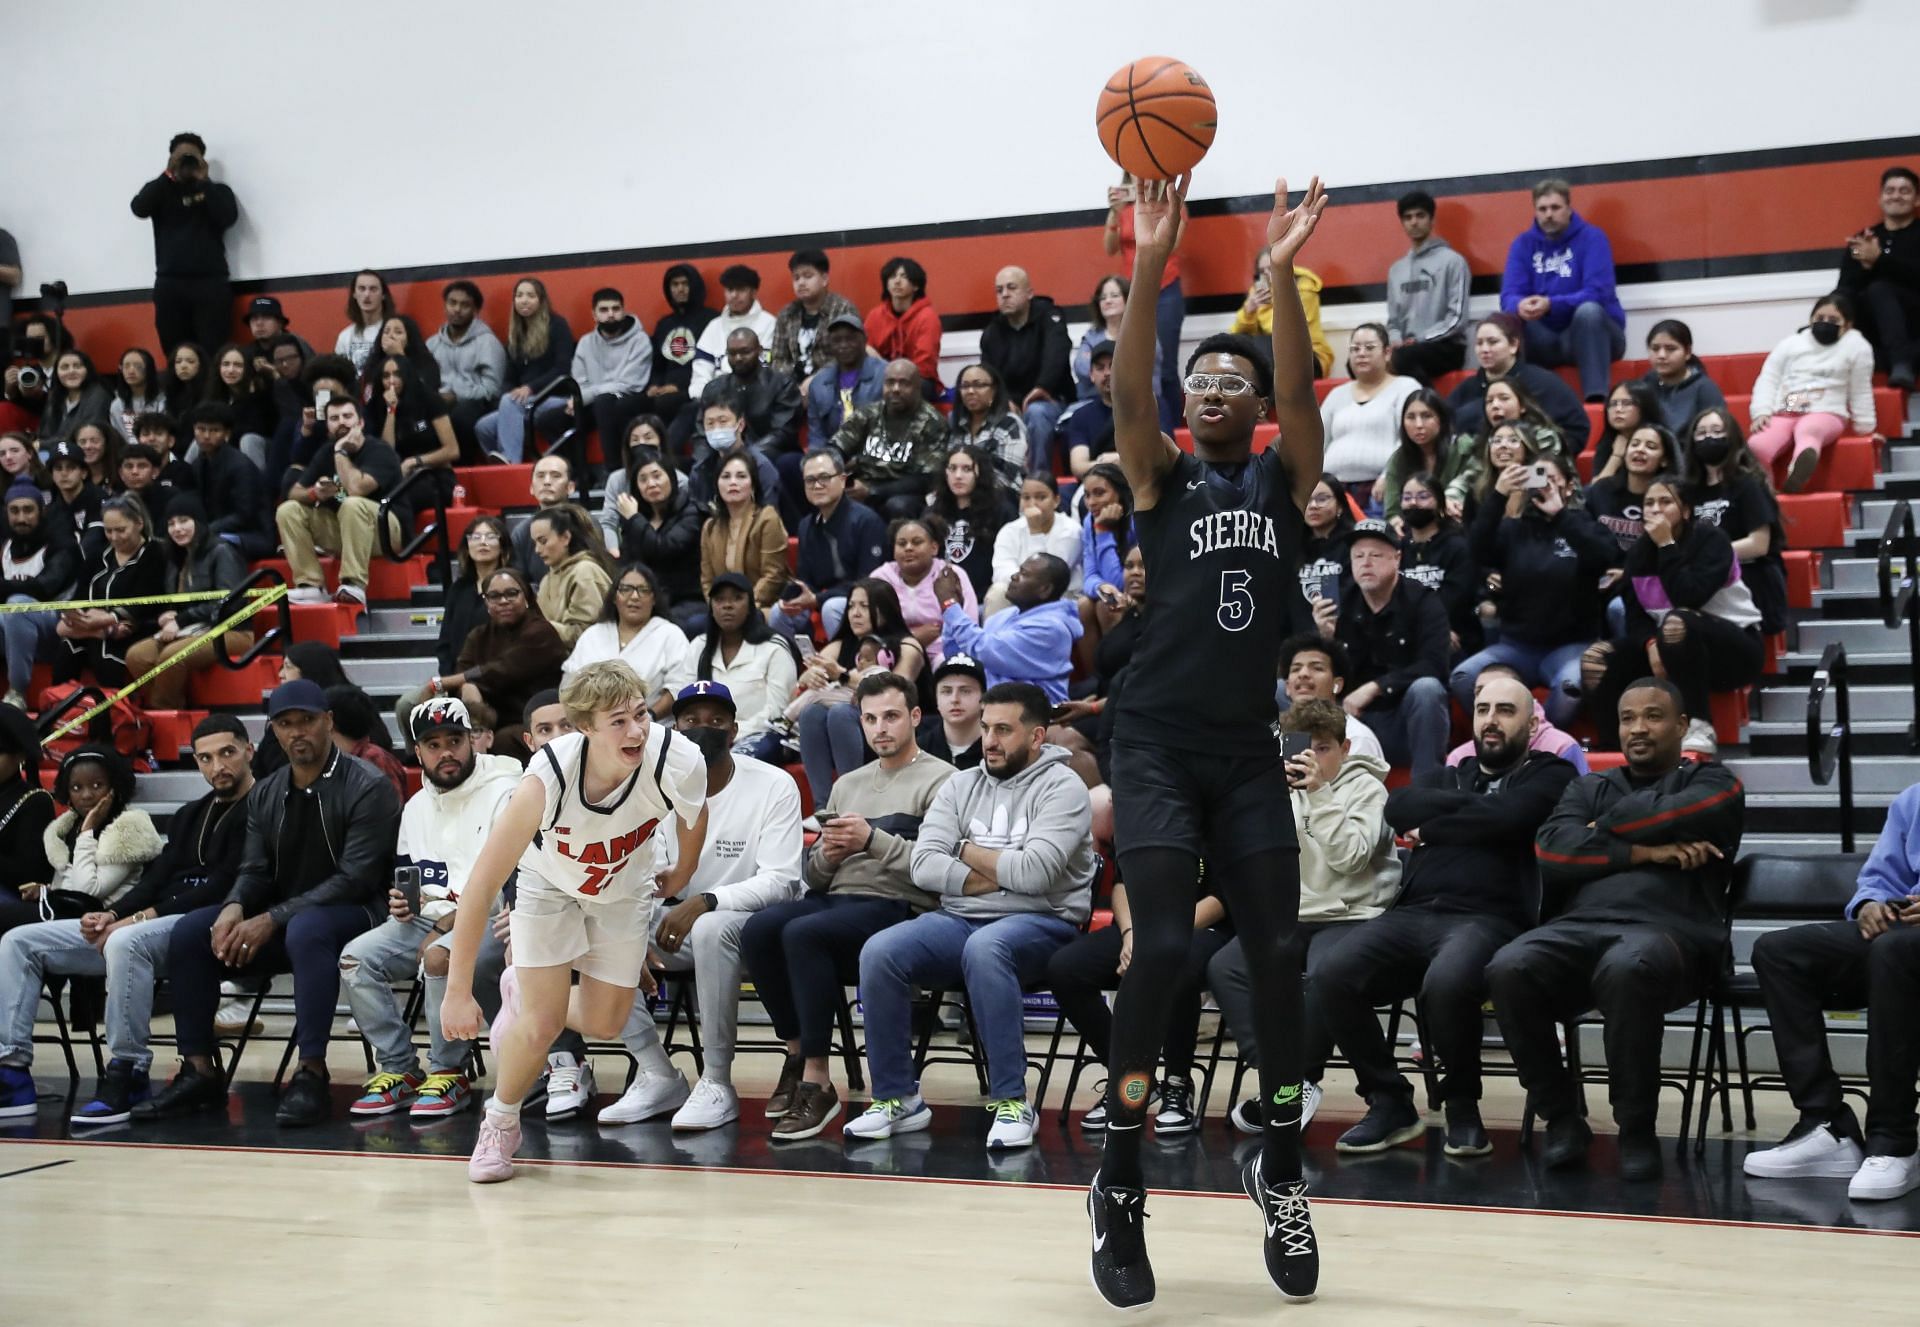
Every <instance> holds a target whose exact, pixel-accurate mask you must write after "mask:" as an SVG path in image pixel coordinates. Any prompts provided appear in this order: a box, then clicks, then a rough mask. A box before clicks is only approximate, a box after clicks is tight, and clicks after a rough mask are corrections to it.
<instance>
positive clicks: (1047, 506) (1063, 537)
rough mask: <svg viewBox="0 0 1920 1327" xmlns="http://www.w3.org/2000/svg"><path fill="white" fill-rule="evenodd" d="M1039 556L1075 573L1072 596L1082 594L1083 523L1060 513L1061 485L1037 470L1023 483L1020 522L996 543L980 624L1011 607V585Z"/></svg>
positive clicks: (1005, 529) (1070, 586) (1003, 531)
mask: <svg viewBox="0 0 1920 1327" xmlns="http://www.w3.org/2000/svg"><path fill="white" fill-rule="evenodd" d="M1035 553H1051V554H1053V555H1054V556H1055V557H1057V558H1059V559H1060V560H1061V561H1062V562H1064V563H1066V564H1067V566H1069V567H1071V568H1072V569H1073V580H1072V581H1071V582H1070V583H1069V584H1068V586H1067V593H1068V594H1078V593H1079V591H1080V523H1079V522H1078V521H1076V520H1074V519H1073V517H1071V516H1069V515H1068V514H1067V513H1065V512H1063V511H1061V510H1060V484H1059V481H1058V480H1056V479H1055V478H1054V477H1053V475H1052V474H1051V473H1049V472H1048V471H1045V470H1035V471H1033V472H1032V473H1031V474H1029V475H1028V476H1027V477H1026V478H1025V479H1023V480H1021V481H1020V519H1019V520H1017V521H1008V522H1007V523H1006V524H1005V525H1003V526H1001V527H1000V533H999V534H997V535H995V536H994V539H993V584H992V585H990V586H988V587H987V597H986V599H985V600H983V601H982V604H981V609H980V620H981V621H982V622H984V621H986V620H987V619H988V618H989V617H992V616H993V615H994V614H995V613H997V612H999V611H1000V610H1001V609H1003V608H1005V607H1006V606H1007V582H1008V581H1011V580H1012V579H1013V573H1014V572H1016V571H1018V570H1019V569H1020V564H1021V563H1022V562H1025V561H1026V560H1027V559H1028V558H1030V557H1032V556H1033V555H1034V554H1035Z"/></svg>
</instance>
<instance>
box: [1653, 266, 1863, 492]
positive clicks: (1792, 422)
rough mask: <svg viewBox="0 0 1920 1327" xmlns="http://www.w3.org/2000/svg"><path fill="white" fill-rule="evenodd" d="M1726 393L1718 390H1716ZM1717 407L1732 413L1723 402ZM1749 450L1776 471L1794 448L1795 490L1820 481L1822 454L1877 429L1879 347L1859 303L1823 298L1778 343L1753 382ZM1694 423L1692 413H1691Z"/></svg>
mask: <svg viewBox="0 0 1920 1327" xmlns="http://www.w3.org/2000/svg"><path fill="white" fill-rule="evenodd" d="M1715 395H1716V396H1718V393H1715ZM1707 404H1708V405H1710V406H1717V407H1720V408H1724V407H1725V405H1726V403H1725V402H1724V401H1721V400H1715V401H1712V402H1709V403H1707ZM1751 415H1752V427H1753V431H1752V432H1751V433H1750V434H1749V435H1748V437H1747V447H1748V449H1749V450H1750V451H1752V452H1753V454H1754V456H1755V457H1756V458H1758V460H1759V462H1760V465H1761V466H1762V468H1764V469H1765V470H1766V471H1767V472H1768V473H1771V472H1772V471H1773V468H1774V464H1775V462H1777V461H1778V460H1779V459H1780V457H1781V456H1782V455H1784V454H1786V453H1787V452H1788V451H1789V449H1791V452H1792V459H1791V460H1790V461H1788V463H1787V482H1786V484H1785V485H1784V489H1785V491H1786V492H1788V493H1798V492H1799V491H1800V490H1801V489H1803V488H1805V487H1806V486H1807V485H1808V484H1809V483H1811V482H1812V480H1813V472H1814V470H1815V469H1816V468H1817V467H1818V466H1819V464H1820V457H1821V455H1822V454H1823V453H1824V452H1825V451H1826V450H1827V448H1828V447H1830V446H1832V445H1833V443H1834V440H1835V439H1837V438H1839V437H1841V436H1843V435H1845V434H1847V433H1858V434H1866V435H1871V436H1872V437H1874V438H1875V439H1876V440H1878V439H1879V437H1880V435H1879V433H1878V432H1877V431H1876V429H1875V428H1874V417H1875V411H1874V405H1873V347H1872V346H1870V345H1868V344H1867V339H1866V338H1865V337H1864V336H1862V335H1860V333H1859V331H1858V330H1857V329H1856V328H1855V327H1854V325H1853V301H1852V300H1850V299H1849V298H1848V297H1847V296H1845V295H1838V294H1836V295H1823V296H1821V297H1820V299H1819V300H1817V301H1815V303H1814V306H1813V317H1812V318H1811V320H1810V321H1809V322H1808V323H1807V325H1806V326H1805V327H1803V328H1801V329H1800V330H1799V331H1797V332H1795V333H1794V334H1793V335H1792V336H1789V337H1787V338H1786V339H1785V340H1784V341H1782V342H1780V344H1778V345H1776V346H1775V347H1774V348H1773V349H1772V350H1771V351H1770V352H1769V353H1768V355H1767V359H1766V363H1764V364H1763V365H1761V367H1760V376H1759V377H1758V378H1757V379H1755V381H1754V384H1753V404H1752V408H1751ZM1688 418H1692V416H1688Z"/></svg>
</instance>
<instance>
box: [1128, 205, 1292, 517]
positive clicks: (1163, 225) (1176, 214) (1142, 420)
mask: <svg viewBox="0 0 1920 1327" xmlns="http://www.w3.org/2000/svg"><path fill="white" fill-rule="evenodd" d="M1192 183H1193V176H1192V175H1191V174H1188V175H1182V176H1181V177H1180V178H1179V179H1178V180H1143V181H1141V183H1140V200H1139V202H1138V203H1136V204H1135V205H1134V213H1133V224H1134V237H1135V240H1136V244H1135V247H1134V253H1133V289H1132V292H1131V293H1130V294H1129V295H1128V296H1127V311H1126V312H1125V313H1124V314H1123V315H1121V318H1120V340H1119V343H1118V344H1117V345H1115V346H1114V349H1113V441H1114V447H1115V448H1116V449H1117V450H1118V451H1119V453H1120V468H1121V470H1123V471H1125V472H1126V476H1127V483H1128V484H1129V485H1130V486H1132V488H1133V505H1134V508H1135V510H1137V511H1149V510H1151V509H1152V508H1153V507H1154V506H1155V505H1156V504H1157V503H1158V502H1159V501H1160V480H1161V478H1162V477H1163V476H1164V475H1165V474H1166V473H1167V471H1169V470H1171V469H1172V468H1173V462H1174V458H1175V457H1176V456H1177V455H1178V454H1179V453H1178V451H1177V449H1176V448H1175V447H1174V445H1173V439H1172V438H1169V437H1168V436H1167V435H1166V434H1164V433H1162V432H1161V431H1160V407H1159V406H1158V405H1157V404H1156V403H1155V401H1154V399H1153V378H1154V373H1153V352H1154V337H1155V332H1156V328H1155V325H1154V319H1155V312H1156V309H1157V306H1158V304H1159V301H1160V286H1161V283H1162V280H1163V278H1164V277H1165V275H1166V269H1167V260H1168V259H1169V258H1171V257H1172V256H1173V246H1174V243H1175V241H1176V240H1178V238H1179V235H1180V216H1181V211H1182V209H1183V208H1184V207H1185V206H1186V201H1187V186H1189V185H1190V184H1192ZM1309 396H1311V393H1309Z"/></svg>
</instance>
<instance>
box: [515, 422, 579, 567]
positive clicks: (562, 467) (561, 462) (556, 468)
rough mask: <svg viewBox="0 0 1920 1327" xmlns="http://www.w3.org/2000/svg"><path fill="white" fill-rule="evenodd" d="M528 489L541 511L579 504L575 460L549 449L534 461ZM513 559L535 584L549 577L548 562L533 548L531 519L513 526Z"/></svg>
mask: <svg viewBox="0 0 1920 1327" xmlns="http://www.w3.org/2000/svg"><path fill="white" fill-rule="evenodd" d="M527 489H528V491H529V492H530V493H532V494H533V500H534V503H535V504H536V505H537V507H538V509H539V510H540V511H545V510H547V509H548V508H549V507H559V506H564V505H578V504H577V503H575V502H574V474H573V462H571V461H569V460H568V459H567V458H566V457H565V456H564V455H562V454H561V453H559V452H548V453H547V454H546V455H545V456H542V457H541V458H540V459H539V460H537V461H535V462H534V463H533V473H532V475H531V476H530V477H529V478H528V480H527ZM512 562H513V565H514V566H516V567H518V568H519V569H520V571H521V572H522V573H523V574H524V575H525V576H526V577H527V579H528V580H529V581H531V582H532V583H533V584H534V585H535V586H538V585H539V584H540V582H541V581H542V580H544V579H546V575H547V564H546V563H544V562H542V561H541V560H540V559H539V558H538V557H537V556H536V555H535V554H534V551H533V522H532V521H531V520H526V521H521V522H520V523H519V524H518V525H516V526H514V528H513V557H512Z"/></svg>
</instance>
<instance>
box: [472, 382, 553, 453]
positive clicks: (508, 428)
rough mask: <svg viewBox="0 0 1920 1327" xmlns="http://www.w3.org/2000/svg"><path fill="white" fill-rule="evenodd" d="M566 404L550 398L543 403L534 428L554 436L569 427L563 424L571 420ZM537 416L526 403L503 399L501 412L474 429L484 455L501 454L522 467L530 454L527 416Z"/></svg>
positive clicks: (509, 398) (485, 417)
mask: <svg viewBox="0 0 1920 1327" xmlns="http://www.w3.org/2000/svg"><path fill="white" fill-rule="evenodd" d="M566 410H567V407H566V402H565V401H563V400H561V399H560V398H559V397H557V396H549V397H548V398H547V399H546V400H544V401H542V402H541V403H540V408H539V411H538V417H537V418H536V419H535V420H534V425H535V427H537V428H538V429H539V430H540V431H541V432H542V433H546V434H549V435H551V434H553V433H555V432H557V431H558V430H559V429H561V428H563V427H565V426H564V424H563V423H562V421H564V420H565V419H566V417H567V414H566ZM531 414H535V412H534V411H532V410H529V409H528V408H527V407H526V405H524V404H523V403H522V402H519V401H516V400H514V399H513V398H512V397H511V396H503V397H501V398H500V408H499V409H498V410H496V411H494V412H493V413H492V414H490V415H485V416H483V417H482V418H481V420H480V422H479V423H478V424H475V425H474V426H473V432H474V436H475V437H477V438H478V439H479V440H480V450H481V451H483V452H499V453H500V454H501V455H502V456H504V457H506V458H507V460H508V461H509V462H511V463H512V464H514V465H518V464H519V463H520V461H521V459H522V458H523V457H524V456H525V455H526V452H527V416H528V415H531Z"/></svg>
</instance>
